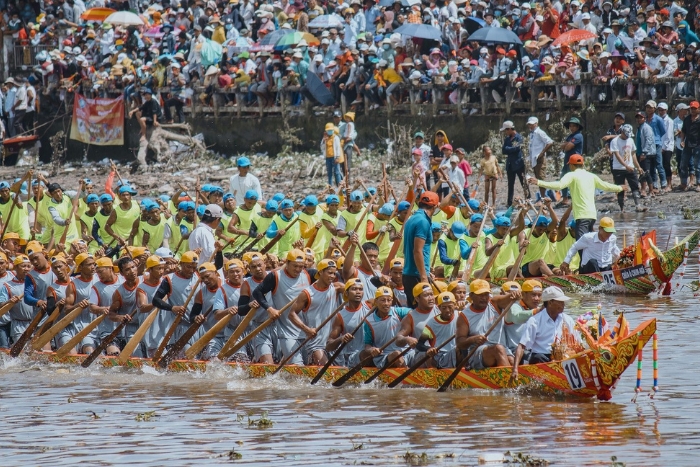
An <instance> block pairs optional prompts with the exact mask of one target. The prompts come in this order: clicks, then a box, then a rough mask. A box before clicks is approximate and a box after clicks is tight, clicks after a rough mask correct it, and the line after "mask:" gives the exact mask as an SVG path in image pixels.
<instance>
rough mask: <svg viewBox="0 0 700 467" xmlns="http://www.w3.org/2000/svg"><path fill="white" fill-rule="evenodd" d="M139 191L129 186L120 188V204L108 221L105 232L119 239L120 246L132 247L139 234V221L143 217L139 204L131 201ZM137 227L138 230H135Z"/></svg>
mask: <svg viewBox="0 0 700 467" xmlns="http://www.w3.org/2000/svg"><path fill="white" fill-rule="evenodd" d="M136 194H137V191H136V190H134V189H133V188H132V187H130V186H129V185H122V186H120V187H119V201H120V202H119V204H118V205H116V206H114V209H112V212H111V213H110V215H109V219H107V224H106V225H105V231H106V232H107V233H108V234H109V235H111V236H112V237H113V238H115V239H117V242H118V243H119V244H120V245H131V244H132V243H133V241H134V237H135V236H136V232H138V220H139V217H140V216H141V209H140V207H139V204H138V203H137V202H135V201H133V200H132V199H131V197H132V196H134V195H136ZM134 227H136V230H134Z"/></svg>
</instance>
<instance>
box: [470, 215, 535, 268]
mask: <svg viewBox="0 0 700 467" xmlns="http://www.w3.org/2000/svg"><path fill="white" fill-rule="evenodd" d="M524 217H525V210H524V209H523V210H521V211H520V214H519V215H518V223H517V224H516V225H515V226H511V221H510V219H509V218H508V217H505V216H496V218H495V219H494V220H493V225H494V227H495V229H496V231H495V232H493V233H490V234H488V235H486V239H485V240H484V254H485V255H486V256H488V257H490V256H491V255H492V254H494V252H495V251H496V248H497V247H499V246H500V248H499V249H498V252H497V253H496V255H497V256H496V259H495V260H494V262H493V265H492V266H491V269H490V270H489V271H488V272H487V273H486V275H485V276H484V277H487V278H488V277H492V278H494V279H496V278H501V277H506V276H508V274H510V270H511V269H512V266H513V264H514V263H515V257H516V254H515V253H516V251H517V245H518V242H517V240H518V235H519V234H520V232H522V231H523V229H524V228H525V222H524ZM480 274H482V271H476V272H475V273H474V276H476V277H479V276H480Z"/></svg>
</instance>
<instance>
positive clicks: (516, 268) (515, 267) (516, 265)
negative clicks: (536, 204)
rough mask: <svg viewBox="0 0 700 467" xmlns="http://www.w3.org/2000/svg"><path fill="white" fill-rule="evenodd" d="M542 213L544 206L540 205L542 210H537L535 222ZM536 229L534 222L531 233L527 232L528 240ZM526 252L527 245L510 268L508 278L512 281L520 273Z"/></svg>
mask: <svg viewBox="0 0 700 467" xmlns="http://www.w3.org/2000/svg"><path fill="white" fill-rule="evenodd" d="M541 214H542V206H540V210H539V211H538V212H537V217H535V222H537V219H539V217H540V215H541ZM534 231H535V224H532V227H530V233H528V234H527V241H528V242H529V241H530V238H531V237H532V232H534ZM525 252H527V247H525V248H523V249H522V250H520V253H518V257H517V258H516V259H515V263H513V267H512V269H511V270H510V274H508V280H509V281H512V280H513V279H515V276H517V275H518V271H519V270H520V263H522V261H523V258H524V257H525Z"/></svg>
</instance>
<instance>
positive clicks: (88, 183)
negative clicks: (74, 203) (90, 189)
mask: <svg viewBox="0 0 700 467" xmlns="http://www.w3.org/2000/svg"><path fill="white" fill-rule="evenodd" d="M83 181H84V182H85V184H86V185H94V184H93V183H92V180H90V179H89V178H84V179H83Z"/></svg>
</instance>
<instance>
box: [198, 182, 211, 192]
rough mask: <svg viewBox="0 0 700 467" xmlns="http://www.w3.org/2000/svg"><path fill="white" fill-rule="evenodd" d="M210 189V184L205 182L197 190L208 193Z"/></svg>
mask: <svg viewBox="0 0 700 467" xmlns="http://www.w3.org/2000/svg"><path fill="white" fill-rule="evenodd" d="M211 189H212V185H210V184H208V183H205V184H204V185H202V188H200V189H199V190H200V191H201V192H202V193H209V192H210V191H211Z"/></svg>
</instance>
